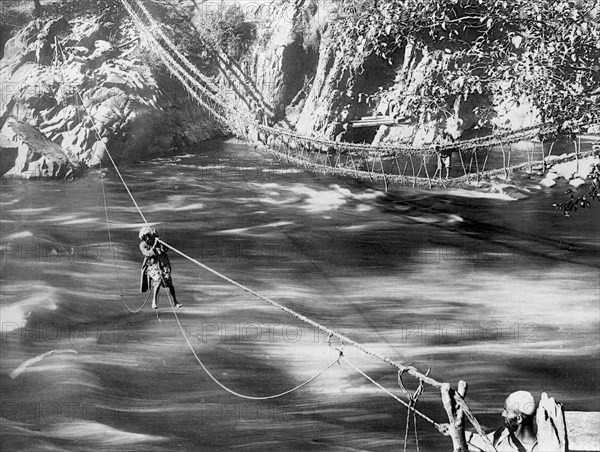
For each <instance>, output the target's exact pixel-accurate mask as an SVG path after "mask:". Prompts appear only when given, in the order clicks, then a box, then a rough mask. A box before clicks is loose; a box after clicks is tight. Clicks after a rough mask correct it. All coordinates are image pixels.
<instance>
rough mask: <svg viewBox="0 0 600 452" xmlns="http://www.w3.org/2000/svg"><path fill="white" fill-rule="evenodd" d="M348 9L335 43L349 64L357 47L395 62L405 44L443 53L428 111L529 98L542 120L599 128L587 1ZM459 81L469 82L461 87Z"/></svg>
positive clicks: (485, 0)
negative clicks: (479, 98) (465, 101)
mask: <svg viewBox="0 0 600 452" xmlns="http://www.w3.org/2000/svg"><path fill="white" fill-rule="evenodd" d="M342 3H343V4H344V5H345V6H346V7H347V10H349V11H352V12H351V13H349V14H347V15H345V16H344V17H342V18H340V20H339V21H337V23H334V24H333V25H334V26H333V31H334V33H333V36H335V39H336V40H337V43H338V46H339V48H341V49H343V50H344V51H345V52H346V54H347V55H348V58H349V60H350V61H351V59H352V58H354V57H355V55H356V51H357V48H358V49H359V50H363V51H365V52H367V53H375V54H377V55H379V56H380V57H381V58H382V59H384V60H386V61H388V62H393V61H394V58H393V57H394V53H395V52H397V51H399V50H401V49H402V46H403V45H404V43H405V42H407V40H410V41H412V42H414V46H415V49H416V50H421V51H422V52H423V53H424V54H425V53H427V54H431V53H432V52H436V51H438V50H440V51H441V52H442V53H443V54H444V68H442V67H440V68H439V69H438V71H437V73H432V74H430V76H429V77H427V79H426V80H424V82H423V83H424V86H423V90H422V91H423V92H424V93H427V95H435V96H439V98H438V99H437V100H435V101H433V102H432V101H431V99H423V102H421V104H426V105H427V108H429V109H436V108H438V109H439V108H444V104H445V102H446V100H447V99H451V98H452V97H453V96H458V95H462V96H464V95H466V94H468V93H473V92H477V93H487V94H490V95H496V96H501V97H507V96H513V97H519V96H521V95H525V96H527V97H528V98H529V99H530V100H531V101H532V102H533V103H534V104H535V105H536V107H537V108H538V109H539V110H540V111H541V114H542V116H543V119H544V120H555V121H559V122H560V121H564V120H567V119H574V120H582V118H583V117H584V116H585V117H587V118H592V119H595V120H596V121H600V116H599V112H598V110H599V107H598V106H597V105H596V104H598V103H600V102H598V99H597V98H596V99H594V98H593V97H592V96H590V94H589V93H592V92H598V90H600V76H599V75H598V71H597V66H598V61H600V39H599V37H600V26H599V24H598V21H597V20H595V19H594V18H593V17H595V16H594V15H593V14H590V13H589V11H588V10H589V5H588V3H589V2H588V1H581V2H573V1H568V0H512V1H511V2H510V3H509V2H506V1H501V0H477V1H474V0H454V1H452V2H449V1H445V0H422V1H418V0H402V1H401V0H387V1H386V0H379V2H377V4H378V6H377V8H375V7H374V2H373V1H372V0H342ZM586 8H587V10H586ZM361 39H362V40H364V41H362V40H361ZM363 42H364V44H363ZM446 68H448V69H446ZM460 75H463V76H464V77H465V78H464V82H463V83H456V79H457V77H458V76H460ZM417 104H419V103H418V102H417ZM432 113H436V112H435V111H433V110H432ZM586 115H587V116H586Z"/></svg>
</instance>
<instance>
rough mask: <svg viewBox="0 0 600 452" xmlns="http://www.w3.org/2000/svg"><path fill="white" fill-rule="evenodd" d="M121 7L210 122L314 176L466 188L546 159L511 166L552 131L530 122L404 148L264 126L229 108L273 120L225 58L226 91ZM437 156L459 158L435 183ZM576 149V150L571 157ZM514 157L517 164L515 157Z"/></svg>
mask: <svg viewBox="0 0 600 452" xmlns="http://www.w3.org/2000/svg"><path fill="white" fill-rule="evenodd" d="M121 3H122V4H123V6H124V7H125V10H126V11H127V13H128V15H129V17H130V18H131V20H132V22H133V24H134V25H135V26H136V28H137V29H138V30H139V32H140V34H141V35H142V36H144V38H145V39H146V41H147V42H148V44H149V47H150V48H151V50H152V51H154V52H155V53H156V54H157V56H158V57H159V58H160V60H161V61H162V62H163V63H164V65H165V67H166V68H168V70H169V71H170V72H171V74H172V75H173V76H174V77H175V78H177V79H178V80H179V81H180V82H181V84H182V85H183V86H184V88H185V89H186V91H187V92H188V93H189V95H190V96H191V97H192V98H193V99H194V100H196V101H197V102H198V103H199V104H200V105H201V106H202V107H203V108H204V109H205V110H206V111H207V112H208V113H209V114H210V115H211V116H212V117H213V118H214V119H216V120H218V121H219V122H220V123H222V124H223V125H224V126H225V127H227V128H228V129H229V130H231V131H232V132H233V133H235V134H236V135H238V136H241V137H247V138H250V139H251V140H253V141H258V142H261V143H263V144H264V145H265V146H266V147H267V148H268V150H269V151H270V152H271V153H272V154H273V155H274V156H275V157H276V158H278V159H281V160H285V161H287V162H289V163H292V164H294V165H297V166H301V167H305V168H308V169H310V170H313V171H319V172H325V173H331V174H337V175H341V176H346V177H353V178H361V179H369V180H371V181H380V182H383V184H384V186H385V189H386V190H387V188H388V185H389V184H401V185H412V186H419V187H429V188H432V187H434V186H437V187H442V186H443V187H446V186H456V185H465V184H469V183H471V182H473V181H477V182H479V181H480V180H485V179H487V178H490V177H493V176H502V175H504V176H505V177H507V176H508V175H509V173H511V172H514V171H518V170H521V169H524V168H525V169H529V170H531V169H532V168H534V167H536V166H539V165H544V164H545V163H544V162H545V159H546V157H547V156H546V155H544V149H543V146H542V149H541V153H539V154H538V155H539V156H540V157H541V158H536V157H535V156H534V154H535V149H533V150H531V152H530V151H529V150H527V151H526V153H527V162H514V153H513V149H512V146H513V144H514V143H517V142H522V141H528V140H531V139H532V138H534V137H536V136H538V134H539V133H540V131H543V132H549V131H552V130H556V128H557V127H556V126H554V125H551V124H537V125H532V126H530V127H526V128H522V129H519V130H514V131H505V132H501V133H496V134H493V135H490V136H485V137H479V138H474V139H470V140H463V141H460V142H455V143H440V144H437V145H430V146H428V147H417V146H409V145H405V144H397V145H395V144H394V145H391V144H390V145H376V146H373V145H368V144H360V143H348V142H340V141H334V140H329V139H325V138H319V137H312V136H306V135H302V134H299V133H297V132H295V131H293V130H291V129H286V128H282V127H272V126H268V125H265V124H264V123H263V121H262V118H257V113H256V112H253V111H251V110H250V107H248V106H242V105H240V104H239V102H238V103H237V108H236V107H234V106H232V102H231V101H232V92H235V93H237V96H238V98H240V99H242V100H244V97H246V98H249V99H253V101H255V102H257V103H258V104H259V105H260V106H261V108H262V109H263V110H264V111H265V115H267V116H270V117H272V109H271V108H270V107H269V106H268V105H267V104H266V103H265V102H264V100H263V99H262V98H261V97H260V93H259V92H257V90H256V89H251V88H250V86H249V85H250V84H251V81H249V80H248V78H247V77H245V75H244V74H243V72H241V70H240V69H239V68H237V69H236V68H235V67H234V68H229V67H228V66H231V65H228V63H227V61H225V60H226V59H227V56H226V55H223V54H221V53H219V52H216V56H217V60H218V61H219V68H220V70H221V71H222V73H223V75H224V77H223V79H224V80H225V81H226V82H227V83H228V86H222V85H217V84H216V83H215V82H213V81H212V80H211V79H210V78H208V77H207V76H205V75H204V74H202V73H201V72H200V71H199V70H198V69H197V68H196V67H195V66H194V64H192V63H191V62H190V61H189V59H188V58H187V57H186V56H185V55H184V54H183V53H182V52H181V51H180V50H179V49H178V48H177V46H176V45H175V44H174V43H173V42H172V41H171V39H170V38H169V37H168V36H167V35H166V34H165V33H164V32H163V31H162V29H161V26H160V24H159V23H158V22H157V21H156V20H155V19H154V18H153V17H152V15H151V14H150V12H149V11H148V9H147V8H146V7H145V6H144V4H143V3H142V2H141V1H140V0H121ZM245 107H246V108H245ZM505 146H507V147H508V149H507V148H505ZM498 147H500V148H501V152H502V163H501V165H502V166H501V168H495V169H490V168H489V166H488V158H489V156H490V154H491V153H494V154H497V153H498V151H499V150H498V149H497V148H498ZM443 151H446V152H450V153H452V152H455V153H458V156H459V160H460V167H458V168H459V169H458V171H453V173H455V174H453V177H451V178H449V179H442V177H441V176H442V175H441V172H440V174H439V175H440V177H436V176H437V175H438V170H437V169H435V165H436V163H437V156H438V155H439V153H440V152H443ZM578 152H579V150H578V148H577V147H576V154H578ZM520 154H521V155H520V157H521V159H522V152H521V153H520ZM511 157H513V163H512V165H511ZM578 157H580V155H579V154H578V155H577V156H568V157H566V158H563V159H562V160H574V159H576V158H578ZM486 167H488V168H487V169H486Z"/></svg>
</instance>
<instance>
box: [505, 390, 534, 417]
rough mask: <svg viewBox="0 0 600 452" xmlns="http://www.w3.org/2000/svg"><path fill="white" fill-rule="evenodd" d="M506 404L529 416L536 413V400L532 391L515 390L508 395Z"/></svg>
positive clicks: (509, 407) (507, 406) (511, 408)
mask: <svg viewBox="0 0 600 452" xmlns="http://www.w3.org/2000/svg"><path fill="white" fill-rule="evenodd" d="M505 406H506V408H508V409H510V410H514V411H519V412H520V413H522V414H525V415H527V416H532V415H533V413H535V400H534V398H533V396H532V395H531V393H530V392H527V391H517V392H513V393H512V394H511V395H509V396H508V397H507V399H506V402H505Z"/></svg>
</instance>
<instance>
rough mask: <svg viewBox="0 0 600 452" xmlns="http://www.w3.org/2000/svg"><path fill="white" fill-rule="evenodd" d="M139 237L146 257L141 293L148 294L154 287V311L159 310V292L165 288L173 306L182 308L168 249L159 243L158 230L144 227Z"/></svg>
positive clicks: (141, 248) (143, 264) (143, 265)
mask: <svg viewBox="0 0 600 452" xmlns="http://www.w3.org/2000/svg"><path fill="white" fill-rule="evenodd" d="M139 237H140V240H141V243H140V251H141V252H142V254H143V255H144V262H143V263H142V280H141V283H140V292H142V293H143V292H146V291H147V290H148V289H149V288H150V286H152V292H153V298H152V309H158V303H157V302H158V300H157V297H158V292H159V291H160V288H161V287H162V286H165V287H166V288H167V289H168V290H169V293H170V294H171V297H172V298H173V306H175V307H176V308H180V307H181V306H183V305H182V304H181V303H179V302H178V301H177V297H176V296H175V287H173V281H172V279H171V262H169V257H168V256H167V247H166V246H164V245H163V244H162V243H160V242H159V241H158V234H157V233H156V230H152V229H150V228H149V227H148V226H144V227H143V228H142V229H141V230H140V234H139Z"/></svg>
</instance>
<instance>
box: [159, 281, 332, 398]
mask: <svg viewBox="0 0 600 452" xmlns="http://www.w3.org/2000/svg"><path fill="white" fill-rule="evenodd" d="M161 279H162V284H163V287H164V288H165V291H166V292H167V297H169V301H170V302H171V309H172V310H173V315H174V316H175V320H177V325H179V329H180V330H181V334H182V335H183V338H184V339H185V342H186V344H187V346H188V348H189V349H190V351H191V352H192V354H193V355H194V358H196V361H197V362H198V364H200V367H202V370H203V371H204V372H205V373H206V375H208V376H209V377H210V379H211V380H212V381H214V382H215V383H216V384H217V385H219V386H220V387H221V388H222V389H223V390H225V391H227V392H228V393H229V394H232V395H234V396H236V397H239V398H241V399H246V400H270V399H276V398H279V397H283V396H285V395H287V394H291V393H292V392H295V391H297V390H298V389H300V388H302V387H304V386H306V385H307V384H309V383H311V382H312V381H313V380H316V379H317V378H318V377H320V376H321V375H323V374H324V373H325V372H327V371H328V370H329V369H331V368H332V367H333V366H334V365H335V364H338V363H339V357H338V358H336V360H335V361H333V362H332V363H331V364H329V365H328V366H327V367H326V368H325V369H323V370H321V371H320V372H319V373H317V374H315V375H313V376H312V377H310V378H309V379H308V380H306V381H304V382H302V383H300V384H299V385H297V386H294V387H293V388H292V389H288V390H287V391H283V392H280V393H278V394H273V395H270V396H249V395H246V394H241V393H239V392H237V391H234V390H233V389H230V388H228V387H227V386H225V385H224V384H223V383H221V382H220V381H219V380H218V379H217V378H216V377H215V376H214V375H213V374H212V373H211V372H210V371H209V370H208V369H207V368H206V366H205V365H204V363H203V362H202V360H201V359H200V357H199V356H198V354H197V353H196V350H194V347H193V345H192V344H191V342H190V340H189V339H188V336H187V333H186V332H185V329H184V328H183V325H182V324H181V321H180V320H179V316H178V315H177V311H176V310H175V302H174V300H173V298H172V297H171V294H170V292H169V290H168V287H167V285H166V283H165V280H164V278H163V276H162V275H161Z"/></svg>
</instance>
